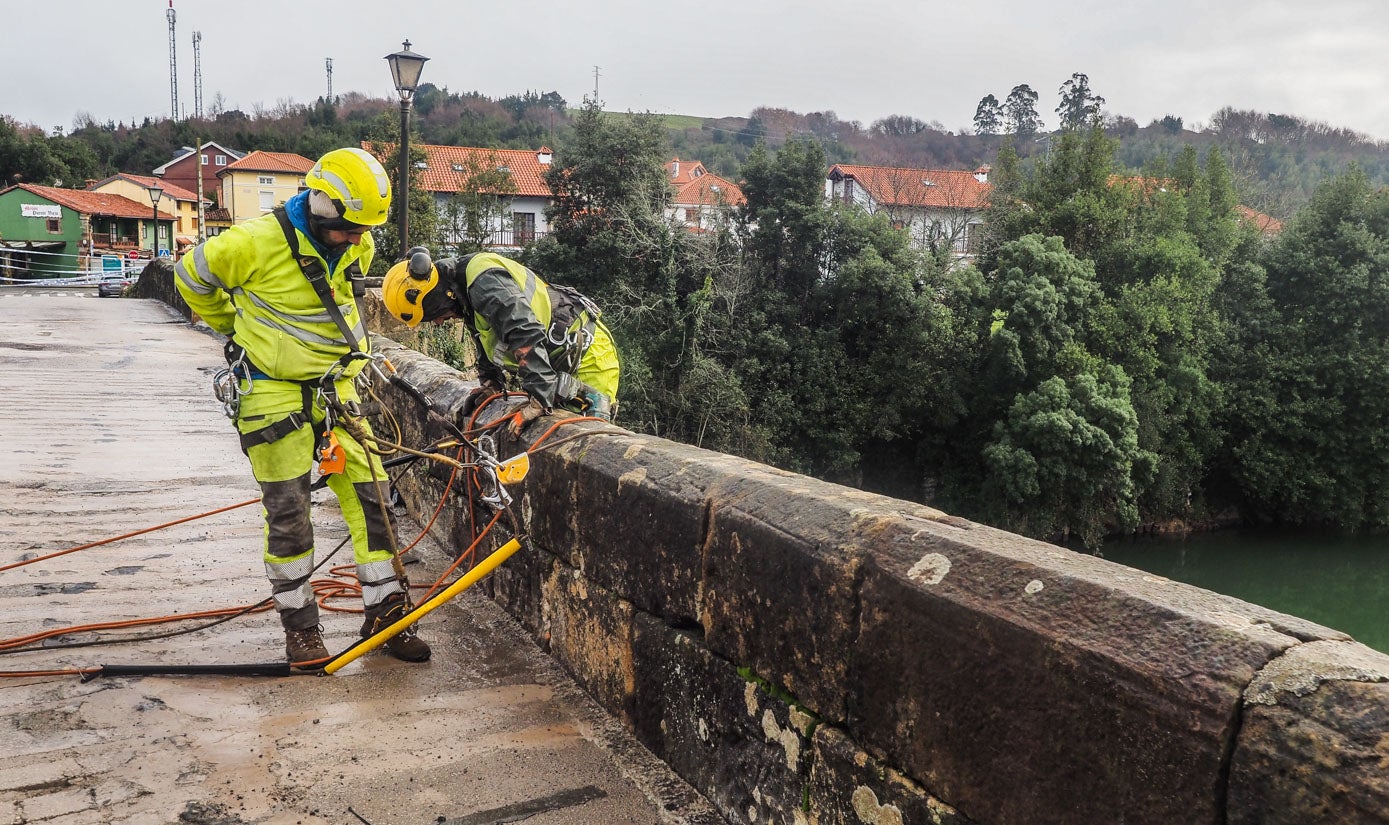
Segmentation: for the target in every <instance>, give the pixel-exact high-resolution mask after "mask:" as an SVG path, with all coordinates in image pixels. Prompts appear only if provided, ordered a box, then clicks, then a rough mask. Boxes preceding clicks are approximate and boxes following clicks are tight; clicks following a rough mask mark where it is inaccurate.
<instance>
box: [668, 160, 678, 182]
mask: <svg viewBox="0 0 1389 825" xmlns="http://www.w3.org/2000/svg"><path fill="white" fill-rule="evenodd" d="M670 176H671V177H672V178H678V177H680V158H675V159H673V160H671V162H670Z"/></svg>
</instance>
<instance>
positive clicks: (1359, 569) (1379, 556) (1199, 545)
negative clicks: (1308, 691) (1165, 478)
mask: <svg viewBox="0 0 1389 825" xmlns="http://www.w3.org/2000/svg"><path fill="white" fill-rule="evenodd" d="M1101 555H1103V556H1104V558H1106V559H1109V560H1110V561H1115V562H1118V563H1120V564H1125V565H1128V566H1129V567H1136V568H1138V569H1139V570H1144V571H1147V572H1149V573H1156V574H1157V575H1159V576H1166V577H1167V578H1169V579H1174V580H1176V581H1181V582H1187V583H1188V584H1194V585H1196V586H1198V587H1204V588H1205V589H1207V590H1214V591H1215V592H1217V593H1224V594H1225V595H1227V596H1234V597H1236V598H1239V599H1243V600H1245V601H1247V602H1254V603H1256V604H1261V605H1263V606H1265V607H1270V608H1273V609H1274V610H1277V611H1280V612H1282V613H1290V614H1292V615H1294V616H1301V617H1302V618H1304V619H1309V620H1311V621H1314V622H1316V623H1317V624H1321V625H1325V626H1327V627H1333V628H1335V629H1337V630H1341V631H1344V632H1346V633H1349V634H1350V635H1351V636H1354V637H1355V639H1356V641H1358V642H1360V643H1361V644H1364V645H1366V646H1368V647H1372V648H1374V649H1376V650H1379V651H1382V652H1384V653H1389V536H1370V537H1365V536H1315V535H1289V534H1286V533H1280V534H1274V533H1263V532H1256V531H1245V530H1229V531H1221V532H1216V533H1208V534H1202V535H1197V536H1190V537H1187V538H1148V537H1144V538H1134V539H1123V540H1118V541H1112V542H1109V543H1107V544H1105V545H1104V548H1103V549H1102V551H1101Z"/></svg>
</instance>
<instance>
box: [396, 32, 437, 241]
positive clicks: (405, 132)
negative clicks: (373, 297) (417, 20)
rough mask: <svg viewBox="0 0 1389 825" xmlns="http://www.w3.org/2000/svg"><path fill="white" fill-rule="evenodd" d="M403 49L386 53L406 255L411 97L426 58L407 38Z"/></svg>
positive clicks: (399, 216) (399, 213)
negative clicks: (394, 99) (394, 102)
mask: <svg viewBox="0 0 1389 825" xmlns="http://www.w3.org/2000/svg"><path fill="white" fill-rule="evenodd" d="M402 45H403V46H404V48H403V49H401V50H400V51H398V52H396V53H394V54H388V55H386V62H387V63H389V64H390V66H391V80H392V81H394V82H395V90H396V91H397V92H399V93H400V185H399V186H397V187H396V216H397V222H398V223H399V225H400V257H401V258H402V259H403V258H404V257H405V250H406V249H408V248H409V246H408V245H407V241H406V229H407V226H408V220H407V215H408V213H409V211H410V209H409V206H410V100H411V98H413V97H414V96H415V89H416V88H418V87H419V85H420V72H421V71H423V70H424V62H425V61H426V60H428V59H429V58H427V57H425V56H424V55H422V54H416V53H415V52H412V51H410V41H409V40H406V41H405V42H404V43H403V44H402Z"/></svg>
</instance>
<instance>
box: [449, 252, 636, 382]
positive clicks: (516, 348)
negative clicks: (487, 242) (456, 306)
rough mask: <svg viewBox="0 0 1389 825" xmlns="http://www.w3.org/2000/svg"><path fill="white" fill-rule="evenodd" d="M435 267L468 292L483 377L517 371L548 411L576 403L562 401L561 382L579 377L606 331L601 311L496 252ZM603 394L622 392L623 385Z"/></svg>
mask: <svg viewBox="0 0 1389 825" xmlns="http://www.w3.org/2000/svg"><path fill="white" fill-rule="evenodd" d="M435 263H436V266H438V268H439V274H440V276H441V277H442V278H445V279H449V280H452V281H453V282H454V283H459V282H460V281H461V282H462V287H463V289H465V290H466V291H467V299H466V302H464V301H462V300H460V301H459V303H460V305H461V307H460V308H461V309H463V310H464V312H466V313H468V314H469V317H467V318H466V319H465V320H467V321H468V324H469V326H470V327H471V328H472V329H473V330H474V331H476V332H477V336H478V341H479V344H480V345H481V348H482V350H483V351H482V352H479V353H478V358H479V365H478V371H479V374H480V375H482V376H483V377H488V376H489V375H491V376H497V377H498V378H499V377H500V374H501V371H507V372H515V373H518V374H519V375H520V376H521V386H522V387H523V388H524V389H525V390H526V391H527V392H528V393H530V394H531V396H533V397H535V398H536V399H538V400H540V401H541V402H542V403H544V404H545V405H546V406H548V407H553V406H555V405H556V404H557V403H559V402H562V401H565V400H567V398H568V396H564V397H561V395H563V394H562V393H561V392H560V383H559V382H560V378H559V376H560V375H561V374H568V375H574V374H575V373H577V372H578V371H579V363H580V360H581V359H582V358H583V356H584V355H585V351H586V350H587V348H588V345H589V344H590V343H592V341H593V337H594V334H595V328H596V327H597V326H600V324H599V322H598V317H599V311H598V307H597V306H596V305H594V304H593V303H592V302H591V301H589V300H588V299H587V298H584V297H583V296H581V295H579V293H577V292H575V291H573V290H571V289H567V288H564V287H558V286H554V285H552V284H547V283H545V281H544V280H542V279H541V278H540V277H539V276H538V275H536V274H535V273H534V272H532V271H531V270H530V269H528V268H527V267H525V266H524V265H522V264H521V263H519V262H518V261H513V260H511V259H510V258H507V257H504V256H502V255H497V254H495V253H492V252H481V253H478V254H475V255H469V256H467V257H464V258H457V259H445V260H443V261H436V262H435ZM460 264H462V266H461V267H460V266H459V265H460ZM460 268H461V269H462V272H459V271H458V270H459V269H460ZM460 276H461V277H460ZM459 297H460V298H461V297H462V296H459ZM602 334H604V335H606V331H604V332H603V333H602ZM614 357H615V352H614ZM614 366H615V365H614ZM615 371H616V370H615V369H614V372H615ZM498 383H501V382H500V381H498ZM598 389H599V390H600V391H603V392H605V393H611V394H613V395H616V392H617V387H616V386H612V387H611V388H609V387H599V388H598Z"/></svg>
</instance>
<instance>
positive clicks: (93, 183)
mask: <svg viewBox="0 0 1389 825" xmlns="http://www.w3.org/2000/svg"><path fill="white" fill-rule="evenodd" d="M93 186H96V178H87V179H86V180H85V181H83V182H82V188H83V189H91V188H92V187H93Z"/></svg>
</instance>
